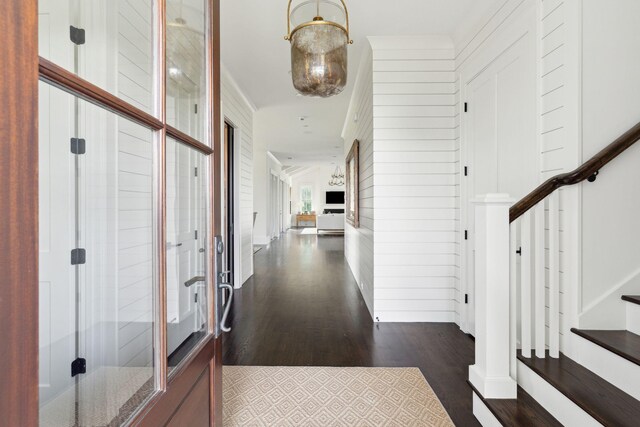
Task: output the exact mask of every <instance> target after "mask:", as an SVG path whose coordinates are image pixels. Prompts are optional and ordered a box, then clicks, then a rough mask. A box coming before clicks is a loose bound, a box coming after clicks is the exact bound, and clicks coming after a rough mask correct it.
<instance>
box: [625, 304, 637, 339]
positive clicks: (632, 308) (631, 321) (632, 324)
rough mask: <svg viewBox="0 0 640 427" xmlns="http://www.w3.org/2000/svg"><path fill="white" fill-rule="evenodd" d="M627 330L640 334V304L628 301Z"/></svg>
mask: <svg viewBox="0 0 640 427" xmlns="http://www.w3.org/2000/svg"><path fill="white" fill-rule="evenodd" d="M626 306H627V331H629V332H633V333H634V334H636V335H640V305H638V304H634V303H632V302H626Z"/></svg>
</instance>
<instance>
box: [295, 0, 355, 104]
mask: <svg viewBox="0 0 640 427" xmlns="http://www.w3.org/2000/svg"><path fill="white" fill-rule="evenodd" d="M292 3H293V0H290V1H289V8H288V11H287V15H288V16H287V17H288V20H287V27H288V28H287V30H288V31H289V34H288V35H287V36H286V37H285V39H286V40H289V42H290V43H291V77H292V79H293V86H294V87H295V88H296V90H297V91H298V92H299V93H301V94H302V95H306V96H317V97H322V98H327V97H330V96H333V95H337V94H339V93H340V92H342V90H343V89H344V87H345V85H346V84H347V64H348V57H347V46H348V45H349V44H351V43H353V42H352V41H351V40H350V39H349V13H348V11H347V6H346V4H345V3H344V1H343V0H340V4H338V3H337V2H334V1H331V0H309V1H304V2H302V3H300V4H299V5H298V6H296V7H295V8H294V9H293V10H292V9H291V5H292ZM292 26H293V27H294V28H293V30H291V27H292Z"/></svg>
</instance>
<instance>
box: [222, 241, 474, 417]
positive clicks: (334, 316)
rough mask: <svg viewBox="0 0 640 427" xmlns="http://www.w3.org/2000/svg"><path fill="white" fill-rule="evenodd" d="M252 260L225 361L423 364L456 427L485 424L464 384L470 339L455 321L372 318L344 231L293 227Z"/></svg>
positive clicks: (227, 339)
mask: <svg viewBox="0 0 640 427" xmlns="http://www.w3.org/2000/svg"><path fill="white" fill-rule="evenodd" d="M254 260H255V265H254V272H255V274H254V276H253V277H252V278H251V279H249V280H248V281H247V282H246V283H245V284H244V286H243V288H242V289H241V290H237V291H236V292H235V302H234V306H233V309H232V312H231V316H230V324H231V327H232V331H231V332H230V333H228V334H226V335H225V337H224V363H225V364H228V365H258V366H372V367H375V366H380V367H418V368H420V370H421V371H422V373H423V374H424V376H425V378H426V379H427V381H428V382H429V384H430V385H431V387H432V388H433V389H434V391H435V392H436V394H437V395H438V397H439V398H440V400H441V401H442V403H443V405H444V407H445V408H446V409H447V411H448V412H449V415H450V416H451V418H452V420H453V421H454V423H455V424H456V425H458V426H464V427H467V426H479V425H480V424H479V423H478V422H477V420H476V419H475V417H474V416H473V413H472V400H471V395H472V392H471V388H470V387H469V385H468V384H467V377H468V367H469V365H471V364H473V359H474V343H473V341H472V339H471V338H469V337H468V336H467V335H465V334H464V333H462V332H461V331H460V329H459V328H458V326H457V325H455V324H438V323H380V324H376V323H374V322H373V321H372V319H371V315H370V314H369V311H368V309H367V307H366V305H365V303H364V300H363V299H362V296H361V294H360V291H359V289H358V286H357V284H356V282H355V280H354V278H353V276H352V274H351V271H350V269H349V266H348V265H347V262H346V260H345V258H344V238H343V237H342V236H330V235H326V236H324V235H321V236H314V235H300V234H299V231H298V230H292V231H290V232H288V233H287V234H286V235H284V236H283V237H282V238H281V239H279V240H277V241H275V242H274V243H272V244H271V245H270V246H269V247H268V248H265V249H263V250H261V251H259V252H258V253H256V254H255V256H254Z"/></svg>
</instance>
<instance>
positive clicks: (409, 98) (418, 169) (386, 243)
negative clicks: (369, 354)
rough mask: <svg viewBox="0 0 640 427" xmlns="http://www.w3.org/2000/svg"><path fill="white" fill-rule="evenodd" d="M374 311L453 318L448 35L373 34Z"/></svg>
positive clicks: (387, 318)
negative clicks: (377, 35)
mask: <svg viewBox="0 0 640 427" xmlns="http://www.w3.org/2000/svg"><path fill="white" fill-rule="evenodd" d="M370 41H371V44H372V46H373V129H374V131H373V132H374V143H373V168H374V178H373V184H374V188H373V197H374V204H375V207H374V209H375V220H374V224H375V226H374V230H375V231H374V235H375V238H374V241H375V243H374V275H375V292H374V295H375V297H374V305H375V316H376V317H377V318H379V320H380V321H383V322H453V321H454V320H455V295H456V293H455V285H456V275H457V267H456V253H457V243H456V242H457V234H458V233H457V229H458V226H457V224H458V218H459V210H458V207H457V196H458V178H457V170H458V168H457V159H458V153H457V142H456V130H455V108H454V104H455V89H456V87H455V73H454V70H455V62H454V54H455V51H454V48H453V43H452V41H451V40H450V39H449V38H448V37H402V38H397V37H372V38H370Z"/></svg>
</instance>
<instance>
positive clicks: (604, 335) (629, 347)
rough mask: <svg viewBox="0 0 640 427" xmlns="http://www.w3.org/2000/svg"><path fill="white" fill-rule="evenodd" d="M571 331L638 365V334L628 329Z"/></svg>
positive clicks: (639, 351)
mask: <svg viewBox="0 0 640 427" xmlns="http://www.w3.org/2000/svg"><path fill="white" fill-rule="evenodd" d="M571 331H572V332H573V333H574V334H576V335H579V336H581V337H582V338H584V339H587V340H589V341H591V342H592V343H594V344H597V345H599V346H600V347H604V348H606V349H607V350H609V351H611V352H613V353H615V354H617V355H618V356H620V357H624V358H625V359H627V360H628V361H629V362H632V363H635V364H636V365H640V335H636V334H634V333H632V332H629V331H595V330H585V329H575V328H574V329H571Z"/></svg>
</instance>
